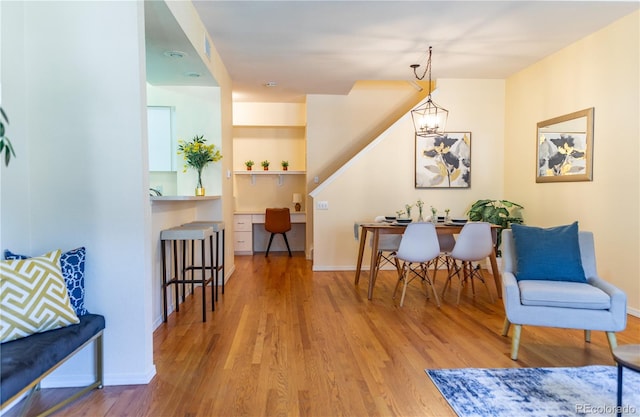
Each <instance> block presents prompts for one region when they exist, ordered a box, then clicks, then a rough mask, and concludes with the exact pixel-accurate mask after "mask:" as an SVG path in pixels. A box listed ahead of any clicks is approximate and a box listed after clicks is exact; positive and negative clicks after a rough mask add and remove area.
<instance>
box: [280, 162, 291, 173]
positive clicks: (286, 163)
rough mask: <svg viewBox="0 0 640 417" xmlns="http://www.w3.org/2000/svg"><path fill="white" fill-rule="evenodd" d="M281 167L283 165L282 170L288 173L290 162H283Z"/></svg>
mask: <svg viewBox="0 0 640 417" xmlns="http://www.w3.org/2000/svg"><path fill="white" fill-rule="evenodd" d="M280 165H282V170H283V171H286V170H288V169H289V161H282V162H280Z"/></svg>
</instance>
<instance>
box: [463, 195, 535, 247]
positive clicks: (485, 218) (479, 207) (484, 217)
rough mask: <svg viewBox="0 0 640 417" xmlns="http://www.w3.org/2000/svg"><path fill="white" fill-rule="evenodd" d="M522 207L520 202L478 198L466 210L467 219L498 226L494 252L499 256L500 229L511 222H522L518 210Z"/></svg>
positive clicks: (509, 225)
mask: <svg viewBox="0 0 640 417" xmlns="http://www.w3.org/2000/svg"><path fill="white" fill-rule="evenodd" d="M522 209H524V207H522V206H521V205H520V204H517V203H513V202H511V201H507V200H478V201H476V202H475V203H473V204H472V205H471V208H470V209H469V211H468V214H469V220H471V221H474V222H478V221H481V222H488V223H491V224H495V225H497V226H500V228H499V229H498V239H497V241H496V254H497V255H498V256H500V249H499V248H500V243H501V242H502V231H503V230H504V229H508V228H510V227H511V224H513V223H517V224H522V223H523V222H524V219H523V218H522V213H520V211H521V210H522Z"/></svg>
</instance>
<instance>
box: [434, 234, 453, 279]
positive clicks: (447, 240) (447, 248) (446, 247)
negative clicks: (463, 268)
mask: <svg viewBox="0 0 640 417" xmlns="http://www.w3.org/2000/svg"><path fill="white" fill-rule="evenodd" d="M438 243H439V244H440V254H439V255H438V257H437V258H436V259H435V260H434V261H433V269H434V271H435V272H437V271H438V264H440V263H442V264H443V265H445V266H446V267H447V277H448V276H449V274H451V270H452V269H453V268H454V261H453V259H451V257H449V255H450V254H451V251H452V250H453V248H454V246H455V245H456V238H455V237H454V236H453V234H440V233H438ZM435 272H434V273H435Z"/></svg>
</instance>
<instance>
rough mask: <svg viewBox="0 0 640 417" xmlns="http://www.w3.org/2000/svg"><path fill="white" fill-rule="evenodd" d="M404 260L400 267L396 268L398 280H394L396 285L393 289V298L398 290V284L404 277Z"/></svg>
mask: <svg viewBox="0 0 640 417" xmlns="http://www.w3.org/2000/svg"><path fill="white" fill-rule="evenodd" d="M405 266H406V262H405V263H403V264H402V267H401V269H398V280H397V281H396V287H395V288H394V289H393V297H392V298H393V299H395V298H396V293H397V292H398V286H399V285H400V282H401V281H402V279H403V277H404V271H405Z"/></svg>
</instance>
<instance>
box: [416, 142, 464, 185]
mask: <svg viewBox="0 0 640 417" xmlns="http://www.w3.org/2000/svg"><path fill="white" fill-rule="evenodd" d="M415 162H416V169H415V188H469V187H470V186H471V132H446V133H443V134H442V135H434V136H427V137H421V136H416V160H415Z"/></svg>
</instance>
